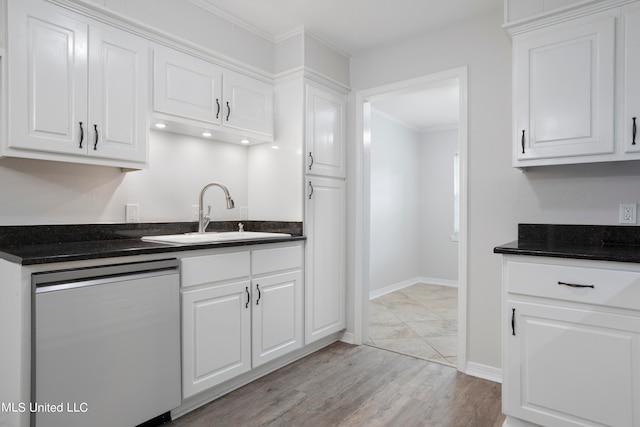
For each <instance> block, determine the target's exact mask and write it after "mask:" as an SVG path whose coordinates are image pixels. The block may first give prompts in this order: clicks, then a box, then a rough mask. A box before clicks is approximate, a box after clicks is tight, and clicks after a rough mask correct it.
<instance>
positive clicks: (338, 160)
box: [305, 84, 346, 178]
mask: <svg viewBox="0 0 640 427" xmlns="http://www.w3.org/2000/svg"><path fill="white" fill-rule="evenodd" d="M345 105H346V98H345V96H344V95H343V94H341V93H338V92H334V91H332V90H330V89H328V88H320V87H318V86H315V85H311V84H307V85H306V138H305V141H306V157H307V160H306V169H305V170H306V173H307V174H308V175H321V176H328V177H335V178H344V177H345V175H346V161H345V152H346V147H345Z"/></svg>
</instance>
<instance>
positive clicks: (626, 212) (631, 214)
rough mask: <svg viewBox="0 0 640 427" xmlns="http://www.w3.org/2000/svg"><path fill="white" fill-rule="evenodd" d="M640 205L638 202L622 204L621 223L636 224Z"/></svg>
mask: <svg viewBox="0 0 640 427" xmlns="http://www.w3.org/2000/svg"><path fill="white" fill-rule="evenodd" d="M637 210H638V205H637V204H636V203H621V204H620V224H635V223H636V219H637V217H636V216H637Z"/></svg>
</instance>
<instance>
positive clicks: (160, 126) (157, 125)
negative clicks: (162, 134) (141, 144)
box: [156, 123, 167, 129]
mask: <svg viewBox="0 0 640 427" xmlns="http://www.w3.org/2000/svg"><path fill="white" fill-rule="evenodd" d="M156 127H157V128H158V129H164V128H166V127H167V125H165V124H164V123H156Z"/></svg>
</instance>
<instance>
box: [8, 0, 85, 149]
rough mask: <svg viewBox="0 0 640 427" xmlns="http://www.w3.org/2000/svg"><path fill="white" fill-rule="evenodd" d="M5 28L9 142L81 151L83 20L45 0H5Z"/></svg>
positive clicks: (14, 145) (25, 146) (15, 145)
mask: <svg viewBox="0 0 640 427" xmlns="http://www.w3.org/2000/svg"><path fill="white" fill-rule="evenodd" d="M8 33H9V34H10V37H9V45H8V49H9V55H10V56H11V60H10V61H9V63H8V64H9V69H8V71H9V112H10V113H9V126H10V131H9V138H8V145H9V147H10V148H16V149H27V150H36V151H47V152H55V153H67V154H80V155H86V152H87V151H86V135H87V132H86V130H87V25H86V24H84V23H81V22H79V21H77V20H76V19H74V17H73V15H70V14H69V15H68V14H66V13H65V12H63V10H62V9H60V8H57V7H55V6H52V5H50V4H48V3H46V2H33V1H30V0H23V1H10V2H9V3H8ZM81 127H83V129H84V131H83V130H81ZM83 133H84V139H85V141H81V135H83Z"/></svg>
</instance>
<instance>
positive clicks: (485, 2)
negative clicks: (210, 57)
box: [199, 0, 503, 55]
mask: <svg viewBox="0 0 640 427" xmlns="http://www.w3.org/2000/svg"><path fill="white" fill-rule="evenodd" d="M199 1H202V2H205V3H207V4H209V5H211V6H213V7H214V8H215V9H218V10H220V11H223V12H226V13H227V14H229V15H231V16H234V17H236V18H238V19H240V20H241V21H243V22H246V23H247V24H249V25H251V26H253V27H255V28H257V29H260V30H261V31H263V32H264V33H266V34H268V35H269V36H271V37H272V38H274V39H277V38H278V37H281V36H283V35H286V34H287V33H289V32H291V31H294V30H296V29H298V28H299V27H300V26H304V27H305V30H307V31H309V32H311V33H312V34H315V35H316V36H318V37H320V39H321V40H324V41H325V42H327V43H329V44H330V45H332V46H334V47H335V48H337V49H339V50H341V51H343V52H345V53H347V54H349V55H353V54H355V53H356V52H358V51H360V50H362V49H370V48H374V47H377V46H380V45H384V44H388V43H392V42H395V41H399V40H402V39H406V38H409V37H413V36H416V35H418V34H424V33H427V32H429V31H431V30H433V29H435V28H439V27H443V26H445V25H448V24H451V23H452V22H455V21H458V20H461V19H465V18H468V17H470V16H473V15H476V14H478V13H481V12H484V11H487V10H490V9H494V8H497V7H501V6H502V2H503V0H199Z"/></svg>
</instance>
